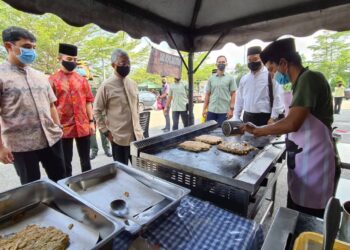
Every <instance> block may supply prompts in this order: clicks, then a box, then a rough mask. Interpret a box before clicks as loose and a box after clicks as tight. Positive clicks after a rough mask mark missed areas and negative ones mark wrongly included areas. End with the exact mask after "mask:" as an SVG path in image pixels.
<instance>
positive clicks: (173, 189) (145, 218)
mask: <svg viewBox="0 0 350 250" xmlns="http://www.w3.org/2000/svg"><path fill="white" fill-rule="evenodd" d="M59 184H60V185H61V186H63V187H64V188H65V189H67V190H69V191H70V192H73V194H74V195H75V196H77V197H81V198H82V199H84V200H86V201H87V202H89V203H91V204H92V205H93V206H95V207H97V208H98V209H99V210H101V211H103V212H104V214H105V215H106V216H108V217H109V218H111V219H112V220H114V221H118V222H122V223H124V226H125V229H126V230H127V231H129V232H131V233H136V232H138V231H139V230H140V229H141V228H142V227H144V226H147V225H148V224H149V223H151V222H152V221H153V220H155V219H156V218H158V217H159V216H160V215H162V214H163V213H165V212H167V211H168V210H171V209H175V208H176V207H177V206H178V204H179V202H180V199H181V198H182V197H184V196H185V195H187V194H188V193H189V190H188V189H186V188H183V187H180V186H177V185H175V184H172V183H169V182H167V181H164V180H162V179H159V178H156V177H154V176H152V175H149V174H147V173H144V172H142V171H139V170H136V169H134V168H130V167H128V166H125V165H123V164H120V163H118V162H115V163H113V164H109V165H106V166H102V167H100V168H97V169H93V170H91V171H88V172H85V173H82V174H80V175H77V176H73V177H69V178H66V179H63V180H61V181H59ZM125 192H127V193H128V195H127V196H125ZM116 199H123V200H125V201H126V202H127V203H128V208H129V211H130V213H129V214H128V216H127V218H119V217H116V216H114V213H113V212H112V211H111V207H110V203H111V202H112V201H113V200H116Z"/></svg>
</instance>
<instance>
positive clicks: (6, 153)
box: [0, 146, 14, 164]
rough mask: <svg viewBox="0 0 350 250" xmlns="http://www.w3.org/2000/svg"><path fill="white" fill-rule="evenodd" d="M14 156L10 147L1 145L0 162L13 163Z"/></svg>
mask: <svg viewBox="0 0 350 250" xmlns="http://www.w3.org/2000/svg"><path fill="white" fill-rule="evenodd" d="M13 161H14V157H13V154H12V152H11V150H10V149H8V148H6V147H4V146H2V147H0V162H2V163H4V164H9V163H13Z"/></svg>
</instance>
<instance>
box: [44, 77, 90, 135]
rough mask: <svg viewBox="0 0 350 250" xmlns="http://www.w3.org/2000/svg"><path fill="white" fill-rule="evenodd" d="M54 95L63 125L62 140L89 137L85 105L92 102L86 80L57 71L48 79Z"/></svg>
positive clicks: (88, 123)
mask: <svg viewBox="0 0 350 250" xmlns="http://www.w3.org/2000/svg"><path fill="white" fill-rule="evenodd" d="M49 80H50V83H51V86H52V88H53V91H54V92H55V94H56V97H57V101H56V103H55V104H56V107H57V111H58V115H59V117H60V120H61V124H62V125H63V138H78V137H83V136H88V135H90V122H89V117H88V115H87V112H86V104H87V103H89V102H90V103H92V102H93V101H94V96H93V94H92V92H91V88H90V85H89V83H88V82H87V80H86V79H85V78H84V77H82V76H80V75H79V74H78V73H76V72H74V71H73V72H70V73H64V72H63V71H62V70H59V71H57V72H56V73H55V74H53V75H52V76H50V78H49Z"/></svg>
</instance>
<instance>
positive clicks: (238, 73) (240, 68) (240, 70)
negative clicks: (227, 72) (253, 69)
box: [234, 63, 249, 85]
mask: <svg viewBox="0 0 350 250" xmlns="http://www.w3.org/2000/svg"><path fill="white" fill-rule="evenodd" d="M248 72H249V69H248V67H247V65H245V64H240V63H237V64H236V66H235V72H234V75H235V80H236V83H237V85H239V81H240V80H241V78H242V76H244V75H245V74H247V73H248Z"/></svg>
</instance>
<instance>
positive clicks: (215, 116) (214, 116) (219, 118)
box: [206, 112, 227, 127]
mask: <svg viewBox="0 0 350 250" xmlns="http://www.w3.org/2000/svg"><path fill="white" fill-rule="evenodd" d="M212 120H214V121H216V122H217V123H218V124H219V126H220V127H221V124H222V123H223V122H224V121H226V120H227V113H222V114H221V113H212V112H208V113H207V119H206V121H212Z"/></svg>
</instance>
